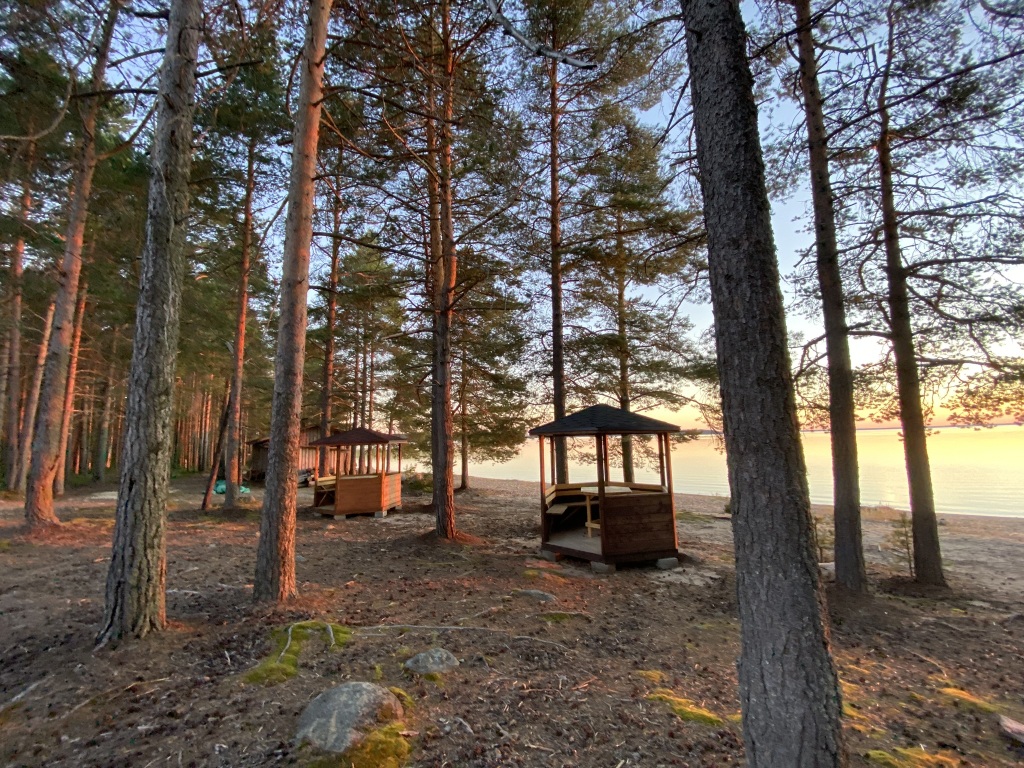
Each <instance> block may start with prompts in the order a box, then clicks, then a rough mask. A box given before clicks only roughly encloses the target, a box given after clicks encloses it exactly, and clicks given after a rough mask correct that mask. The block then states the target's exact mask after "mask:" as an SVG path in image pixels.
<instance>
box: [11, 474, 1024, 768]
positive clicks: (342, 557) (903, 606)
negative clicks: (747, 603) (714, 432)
mask: <svg viewBox="0 0 1024 768" xmlns="http://www.w3.org/2000/svg"><path fill="white" fill-rule="evenodd" d="M201 485H202V481H201V480H200V479H199V478H183V479H180V480H176V481H174V491H175V492H174V493H173V495H172V499H173V505H172V507H173V508H172V510H171V512H170V513H169V522H168V540H167V547H168V548H167V586H168V594H167V614H168V618H169V620H170V626H169V627H168V629H167V631H166V632H163V633H161V634H159V635H157V636H152V637H149V638H146V639H145V640H142V641H138V642H126V643H123V644H121V645H120V646H119V647H117V648H113V649H109V648H107V649H103V650H99V651H94V649H93V640H94V636H95V633H96V631H97V628H98V625H99V623H100V619H101V615H102V609H103V591H104V583H105V578H106V573H107V563H108V560H109V555H110V540H111V531H112V527H113V506H114V499H115V492H114V488H113V486H105V487H104V488H103V489H97V488H95V487H94V488H87V489H79V490H76V491H75V492H73V493H72V494H70V495H69V496H68V497H67V498H66V499H64V500H62V501H61V503H60V505H59V512H60V516H61V519H62V520H63V521H64V525H63V526H62V527H61V529H60V530H59V531H57V532H55V533H53V534H52V535H49V536H47V537H46V538H44V539H35V538H27V537H26V536H25V535H24V530H23V528H22V527H21V508H20V504H19V502H18V501H17V500H7V501H2V502H0V765H10V766H22V765H26V766H27V765H31V766H36V765H46V766H76V767H78V766H132V768H147V767H149V766H153V767H157V766H263V765H278V764H281V765H285V764H295V765H307V764H310V763H312V762H314V757H315V756H314V755H312V754H311V753H310V751H309V750H308V749H307V748H299V747H296V746H295V745H294V744H293V742H292V739H293V735H294V733H295V728H296V721H297V718H298V715H299V713H300V712H301V711H302V710H303V708H304V707H305V706H306V704H307V703H308V702H309V701H310V699H312V698H313V697H314V696H316V695H317V694H319V693H320V692H321V691H323V690H325V689H327V688H329V687H332V686H335V685H338V684H340V683H341V682H343V681H349V680H365V681H371V682H379V683H380V684H381V685H385V686H394V687H397V688H401V689H403V690H404V691H405V692H406V693H407V694H408V695H409V697H411V706H410V707H408V708H407V713H406V721H405V724H404V726H403V727H404V729H405V730H404V731H403V734H404V736H405V738H406V739H407V740H408V741H409V743H410V745H411V750H412V751H411V755H410V757H409V764H410V765H414V766H454V767H456V768H462V767H464V766H465V767H468V768H472V767H475V766H538V768H539V767H542V766H543V767H545V768H546V767H549V766H551V767H554V766H581V767H582V766H595V767H596V766H601V767H607V768H627V767H628V768H634V767H635V766H650V768H655V767H656V766H691V767H692V768H696V766H726V765H741V764H742V763H743V750H742V741H741V731H740V726H739V723H738V715H737V713H738V710H739V701H738V695H737V685H736V667H735V661H736V658H737V656H738V652H739V631H738V620H737V613H736V601H735V578H734V573H733V566H732V552H731V537H730V527H729V521H728V518H727V517H726V516H725V515H724V514H723V502H724V500H723V499H721V498H711V497H700V496H686V495H680V496H679V497H678V500H677V502H678V503H677V508H678V511H679V523H678V524H679V536H680V543H681V550H682V551H683V552H684V553H685V554H686V555H687V557H686V558H685V561H686V562H685V564H684V566H683V567H682V568H680V569H677V570H672V571H660V570H657V569H655V568H652V567H643V568H641V567H635V568H620V569H619V571H618V572H617V573H615V574H611V575H595V574H592V573H591V571H590V569H589V568H588V567H587V566H586V564H585V563H582V562H575V561H571V560H567V561H562V562H560V563H558V564H553V563H548V562H546V561H541V560H538V558H537V552H538V545H539V525H538V517H539V515H538V511H537V498H538V495H539V494H538V492H537V486H536V485H535V484H532V483H524V482H516V481H494V480H479V481H477V482H476V487H475V489H474V490H470V491H467V492H465V493H460V494H458V495H457V497H456V498H457V505H458V512H457V520H458V525H459V528H460V530H461V531H464V532H466V533H468V534H470V535H471V536H469V537H467V542H466V543H460V544H451V543H446V542H439V541H437V540H436V539H435V538H433V537H432V536H431V534H430V532H431V530H432V529H433V520H432V518H431V517H430V516H429V515H428V514H425V513H424V512H423V509H424V506H423V505H424V503H425V502H427V501H428V499H427V498H426V497H423V496H407V497H406V500H405V511H404V512H401V513H393V514H391V515H389V516H388V517H387V518H384V519H373V518H354V519H349V520H333V519H325V518H321V517H319V516H316V515H314V514H313V513H312V512H311V511H310V510H308V509H303V510H300V514H299V522H298V533H297V552H298V556H299V557H298V565H297V568H298V579H299V590H300V597H299V598H298V599H297V600H296V601H295V602H294V604H292V605H291V606H289V608H288V609H287V610H273V611H271V610H267V609H265V608H258V607H254V606H253V605H252V604H251V600H250V597H251V589H252V573H253V567H254V560H255V550H256V541H257V537H258V530H259V520H258V510H256V509H255V508H252V509H239V510H231V511H219V510H215V511H213V512H211V513H200V512H198V511H196V509H197V507H198V501H199V495H200V486H201ZM309 501H310V499H309V492H308V490H302V491H301V495H300V503H307V504H308V503H309ZM817 511H818V512H825V511H827V510H823V509H820V510H817ZM889 516H890V511H887V510H873V511H870V512H869V514H868V515H867V518H868V519H867V521H866V523H865V539H866V550H867V553H868V559H869V569H870V573H871V577H872V583H873V593H872V595H871V596H870V597H868V598H864V599H858V600H849V599H846V600H844V599H840V598H839V596H837V595H835V594H833V593H831V592H830V595H829V597H830V600H829V604H830V611H831V618H832V641H833V651H834V653H835V657H836V661H837V664H838V667H839V673H840V678H841V680H842V686H843V693H844V698H845V711H846V720H845V725H846V734H847V739H848V743H849V746H850V751H851V753H852V754H853V760H852V764H853V765H855V766H885V765H888V766H898V768H910V767H912V766H960V765H963V766H977V767H978V768H982V767H987V766H1011V765H1020V764H1021V761H1024V751H1021V749H1019V748H1015V747H1014V746H1013V745H1011V744H1010V742H1008V741H1006V740H1004V739H1003V738H1001V737H1000V735H999V728H998V725H997V714H998V713H1004V714H1006V715H1008V716H1010V717H1013V718H1014V719H1017V720H1024V615H1022V611H1024V519H1018V520H1013V519H999V518H980V517H970V518H968V517H959V518H956V517H952V516H949V517H946V518H945V519H944V520H943V525H942V528H941V533H942V543H943V548H944V554H945V558H946V565H947V570H948V575H949V577H950V583H951V589H950V590H949V591H943V592H933V591H927V590H921V589H918V588H915V587H914V586H913V585H912V584H911V583H909V582H908V581H907V579H906V578H905V576H904V575H902V572H901V568H900V565H899V560H898V557H897V556H896V555H895V554H893V553H892V552H889V551H885V542H886V541H887V539H888V538H889V534H890V532H891V530H892V525H891V524H890V523H889V522H887V520H886V518H887V517H889ZM517 590H539V591H541V592H546V593H550V594H551V595H552V596H554V597H555V599H554V600H553V601H550V602H541V601H539V600H538V599H536V597H533V596H530V595H529V594H523V593H522V592H517ZM307 619H316V620H324V621H330V622H332V623H333V624H336V625H337V624H340V625H344V626H345V627H348V628H349V629H351V632H352V634H351V637H349V638H348V639H347V642H346V641H344V640H343V639H342V641H343V643H344V644H343V646H342V647H340V648H328V643H327V640H326V635H325V634H324V635H321V634H320V633H317V632H311V633H310V637H309V639H308V641H307V642H306V644H305V646H304V647H303V649H302V652H301V654H300V655H299V658H298V666H297V670H296V674H295V675H294V676H293V677H291V678H289V679H284V680H283V681H281V682H279V683H278V684H276V685H263V684H259V683H252V682H247V680H246V675H247V673H249V672H250V671H251V670H252V669H253V668H254V667H255V666H256V665H258V664H259V662H260V661H261V660H263V659H265V658H268V657H269V656H271V655H273V654H274V653H275V651H274V650H273V648H274V645H273V639H272V631H273V630H274V629H275V628H280V627H286V626H288V625H289V624H291V623H294V622H297V621H302V620H307ZM397 624H401V625H407V626H406V627H404V628H401V629H399V628H397V627H394V626H392V625H397ZM435 646H441V647H444V648H447V649H448V650H450V651H452V652H453V653H454V654H455V655H456V656H458V657H459V659H461V661H462V664H461V666H459V667H458V668H457V669H455V670H454V671H452V672H450V673H448V674H446V675H444V676H443V678H441V679H439V680H437V681H430V680H426V679H420V678H416V679H414V678H411V677H409V676H408V675H406V674H405V673H404V672H403V669H402V663H403V662H404V661H405V660H406V659H408V658H409V657H410V656H412V655H413V654H415V653H418V652H420V651H423V650H426V649H428V648H431V647H435ZM266 682H274V681H273V680H267V681H266ZM683 700H685V701H683ZM687 702H688V703H687ZM673 704H674V705H675V706H676V708H677V709H678V711H679V714H676V713H674V712H673Z"/></svg>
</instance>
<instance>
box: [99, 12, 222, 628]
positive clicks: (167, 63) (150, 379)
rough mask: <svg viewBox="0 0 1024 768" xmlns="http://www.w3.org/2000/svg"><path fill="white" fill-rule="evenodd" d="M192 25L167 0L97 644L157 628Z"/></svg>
mask: <svg viewBox="0 0 1024 768" xmlns="http://www.w3.org/2000/svg"><path fill="white" fill-rule="evenodd" d="M201 24H202V5H201V3H200V2H199V0H172V2H171V6H170V18H169V20H168V24H167V47H166V49H165V51H164V61H163V67H162V69H161V73H160V87H159V96H158V97H157V104H158V107H157V122H156V131H155V134H154V136H153V147H152V151H151V153H150V154H151V164H152V169H153V170H152V176H151V178H150V186H149V204H148V209H147V218H146V241H145V245H144V247H143V251H142V275H141V280H140V286H139V298H138V303H137V305H136V312H135V338H134V343H133V346H132V361H131V369H130V372H129V378H128V401H127V409H126V411H125V430H124V437H123V448H122V451H121V461H120V467H119V471H120V486H119V489H118V496H117V511H116V517H115V524H114V543H113V552H112V556H111V559H110V569H109V571H108V572H107V590H106V606H105V610H104V617H103V626H102V628H101V629H100V632H99V635H98V637H97V642H98V643H99V644H100V645H105V644H107V643H110V642H116V641H118V640H120V639H121V638H124V637H129V636H133V637H144V636H145V635H147V634H149V633H150V632H155V631H159V630H161V629H163V627H164V625H165V623H166V616H165V613H166V611H165V594H164V592H165V588H166V572H167V559H166V542H165V537H164V530H165V520H164V515H165V512H166V508H167V496H168V485H169V480H170V469H171V454H172V450H173V415H174V369H175V364H176V362H177V355H178V331H179V320H180V309H181V286H182V281H183V280H184V275H185V265H186V259H185V231H186V224H187V220H188V209H189V188H188V182H189V174H190V171H191V165H192V122H193V115H194V113H195V92H196V60H197V57H198V49H199V34H200V29H201Z"/></svg>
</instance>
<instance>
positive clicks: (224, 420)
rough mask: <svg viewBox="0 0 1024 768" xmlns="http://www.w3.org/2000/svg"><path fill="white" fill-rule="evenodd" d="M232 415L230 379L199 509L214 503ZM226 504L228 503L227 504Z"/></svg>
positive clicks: (225, 389) (207, 507)
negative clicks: (219, 469)
mask: <svg viewBox="0 0 1024 768" xmlns="http://www.w3.org/2000/svg"><path fill="white" fill-rule="evenodd" d="M230 415H231V379H228V383H227V386H226V387H225V388H224V407H223V408H221V415H220V426H219V427H218V428H217V440H216V442H215V443H214V444H213V463H212V465H211V467H210V475H209V476H208V477H207V478H206V491H205V492H204V493H203V501H202V503H201V504H200V505H199V509H201V510H203V511H204V512H205V511H206V510H208V509H209V508H210V505H211V504H212V503H213V491H214V488H216V486H217V467H219V466H220V464H221V454H222V453H223V451H224V434H225V433H226V432H227V429H228V418H229V417H230ZM225 506H226V505H225Z"/></svg>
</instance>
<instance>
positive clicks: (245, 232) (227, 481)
mask: <svg viewBox="0 0 1024 768" xmlns="http://www.w3.org/2000/svg"><path fill="white" fill-rule="evenodd" d="M255 189H256V139H249V146H248V155H247V159H246V172H245V200H244V202H243V205H242V211H243V214H242V263H241V265H240V267H239V277H238V315H237V323H236V325H235V371H234V376H233V378H232V380H231V399H230V404H229V406H228V410H229V414H228V427H227V435H226V439H225V445H224V506H225V507H227V508H228V509H233V508H234V507H237V506H238V477H239V467H238V464H239V462H238V436H239V433H240V431H241V418H242V382H243V380H244V377H245V323H246V318H247V316H248V313H249V262H250V259H251V253H250V252H251V250H252V228H253V221H252V200H253V193H254V191H255Z"/></svg>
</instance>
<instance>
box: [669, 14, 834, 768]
mask: <svg viewBox="0 0 1024 768" xmlns="http://www.w3.org/2000/svg"><path fill="white" fill-rule="evenodd" d="M682 12H683V20H684V24H685V26H686V47H687V54H688V58H689V61H690V75H691V89H692V100H693V108H694V128H695V132H696V139H697V163H698V166H699V168H700V185H701V189H702V192H703V198H704V216H705V221H706V225H707V231H708V261H709V268H710V277H711V295H712V302H713V306H714V311H715V336H716V342H717V349H718V363H719V371H720V374H721V390H722V407H723V415H724V420H725V443H726V456H727V462H728V466H729V485H730V490H731V494H732V502H731V507H732V514H733V539H734V543H735V551H736V586H737V593H738V597H739V613H740V636H741V644H742V645H741V655H740V663H739V679H740V701H741V705H742V710H743V734H744V742H745V751H746V759H747V762H748V763H749V764H750V765H751V766H752V767H753V768H762V767H764V768H776V767H777V766H783V765H785V766H793V767H794V768H799V767H801V766H806V767H807V768H811V766H814V768H821V766H829V765H831V766H842V765H845V764H846V754H845V749H844V745H843V735H842V727H841V715H842V704H841V699H840V693H839V681H838V678H837V675H836V669H835V666H834V664H833V662H832V658H831V656H830V654H829V649H828V626H827V621H828V619H827V614H826V613H825V606H824V604H823V598H822V594H821V591H820V585H819V583H818V564H817V557H816V553H815V547H814V527H813V521H812V518H811V512H810V499H809V498H808V490H807V480H806V476H805V467H804V462H803V455H802V453H801V449H800V433H799V428H798V425H797V419H796V415H797V414H796V402H795V398H794V394H793V386H792V376H791V373H790V364H789V355H788V352H787V347H786V341H787V340H786V328H785V316H784V310H783V304H782V293H781V290H780V288H779V275H778V265H777V262H776V258H775V244H774V241H773V235H772V228H771V218H770V207H769V202H768V194H767V190H766V186H765V181H764V164H763V161H762V158H761V149H760V143H759V138H758V127H757V108H756V105H755V102H754V93H753V78H752V76H751V74H750V69H749V65H748V64H747V54H746V50H745V31H744V28H743V21H742V18H741V16H740V11H739V6H737V5H736V4H734V3H732V2H729V0H683V2H682ZM794 723H799V724H800V726H799V728H794Z"/></svg>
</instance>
